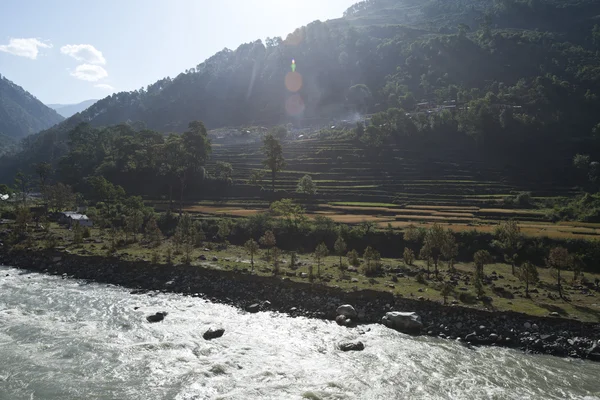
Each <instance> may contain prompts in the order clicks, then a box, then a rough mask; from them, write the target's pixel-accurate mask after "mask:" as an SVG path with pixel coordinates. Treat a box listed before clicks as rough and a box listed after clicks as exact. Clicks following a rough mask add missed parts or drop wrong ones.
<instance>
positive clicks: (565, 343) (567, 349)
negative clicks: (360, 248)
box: [0, 251, 600, 361]
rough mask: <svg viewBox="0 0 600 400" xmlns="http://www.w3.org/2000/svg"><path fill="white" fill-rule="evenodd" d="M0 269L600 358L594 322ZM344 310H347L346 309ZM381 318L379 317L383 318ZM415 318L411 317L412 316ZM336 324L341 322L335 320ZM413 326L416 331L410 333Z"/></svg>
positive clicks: (75, 260)
mask: <svg viewBox="0 0 600 400" xmlns="http://www.w3.org/2000/svg"><path fill="white" fill-rule="evenodd" d="M0 264H3V265H10V266H14V267H19V268H23V269H27V270H31V271H37V272H43V273H48V274H54V275H61V276H63V277H64V278H76V279H86V280H92V281H95V282H100V283H109V284H116V285H122V286H125V287H128V288H131V289H132V291H131V293H132V294H134V295H135V294H144V293H147V292H150V291H165V292H166V291H168V292H177V293H182V294H185V295H190V296H195V297H202V298H205V299H207V300H210V301H213V302H218V303H226V304H230V305H233V306H236V307H239V308H241V309H244V310H247V311H248V312H256V311H278V312H285V313H288V314H289V315H290V316H292V317H294V316H306V317H310V318H320V319H328V320H335V319H336V317H338V312H337V311H336V310H337V309H338V307H339V306H340V305H343V304H348V305H352V307H353V308H354V310H355V312H356V315H353V318H352V323H353V324H356V323H359V324H364V323H381V322H382V318H383V322H384V323H385V324H386V325H387V326H390V327H392V328H396V329H398V330H402V328H401V327H398V326H395V325H393V324H390V320H391V319H392V318H394V317H395V316H396V315H397V314H400V313H394V311H403V312H414V313H415V314H416V315H417V316H418V319H419V321H418V322H419V325H411V331H410V332H407V333H411V334H423V335H429V336H436V337H440V338H445V339H450V340H458V341H461V342H463V343H464V344H465V345H469V346H470V345H491V346H503V347H511V348H517V349H521V350H523V351H525V352H530V353H543V354H551V355H556V356H564V357H575V358H585V359H590V360H593V361H600V342H599V340H598V339H600V324H598V323H596V324H594V323H586V322H580V321H575V320H569V319H562V318H554V317H532V316H529V315H525V314H519V313H514V312H488V311H480V310H475V309H470V308H465V307H461V306H457V305H454V306H442V305H441V304H439V303H435V302H429V301H419V300H411V299H405V298H399V297H394V296H393V295H392V294H390V293H382V292H377V291H369V290H364V291H359V292H345V291H343V290H341V289H336V288H333V287H328V286H324V285H319V284H309V283H303V282H292V281H290V280H289V279H286V278H276V277H262V276H256V275H250V274H247V273H243V272H232V271H222V270H216V269H211V268H204V267H198V266H183V265H178V266H167V265H153V264H150V263H149V262H144V261H140V262H129V261H122V260H118V259H110V258H104V257H84V256H78V255H73V254H66V253H61V252H57V251H48V252H35V253H33V252H12V253H2V252H0ZM345 313H346V312H345ZM384 317H386V318H384ZM412 318H413V320H415V318H416V317H412ZM338 323H344V322H343V319H342V320H340V319H339V318H338ZM415 326H417V329H416V330H415Z"/></svg>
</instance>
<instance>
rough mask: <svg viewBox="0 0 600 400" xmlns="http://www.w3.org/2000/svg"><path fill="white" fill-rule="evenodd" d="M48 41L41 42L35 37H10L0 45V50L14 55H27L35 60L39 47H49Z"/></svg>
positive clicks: (50, 46)
mask: <svg viewBox="0 0 600 400" xmlns="http://www.w3.org/2000/svg"><path fill="white" fill-rule="evenodd" d="M50 48H52V45H51V44H50V43H44V42H41V41H40V40H38V39H35V38H28V39H12V38H11V39H10V40H9V41H8V44H3V45H0V51H4V52H6V53H10V54H14V55H15V56H21V57H27V58H31V59H32V60H35V59H36V58H37V56H38V53H39V51H40V50H39V49H50Z"/></svg>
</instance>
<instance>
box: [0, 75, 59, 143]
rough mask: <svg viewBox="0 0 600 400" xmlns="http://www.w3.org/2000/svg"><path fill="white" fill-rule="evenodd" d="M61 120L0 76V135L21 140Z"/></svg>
mask: <svg viewBox="0 0 600 400" xmlns="http://www.w3.org/2000/svg"><path fill="white" fill-rule="evenodd" d="M63 119H64V118H63V117H61V116H60V115H58V114H57V113H56V111H54V110H52V109H51V108H49V107H47V106H46V105H44V104H43V103H42V102H41V101H39V100H38V99H36V98H35V97H34V96H33V95H31V94H30V93H29V92H27V91H26V90H25V89H23V88H22V87H20V86H18V85H16V84H14V83H13V82H11V81H9V80H8V79H7V78H6V77H2V76H0V135H2V136H5V137H8V138H12V139H16V140H18V139H22V138H24V137H26V136H28V135H31V134H33V133H37V132H39V131H42V130H44V129H48V128H50V127H51V126H53V125H55V124H57V123H59V122H61V121H62V120H63ZM0 143H2V141H0ZM0 146H1V144H0ZM0 153H1V150H0Z"/></svg>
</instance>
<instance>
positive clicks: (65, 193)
mask: <svg viewBox="0 0 600 400" xmlns="http://www.w3.org/2000/svg"><path fill="white" fill-rule="evenodd" d="M47 192H48V207H49V208H50V209H52V210H54V211H63V210H65V209H68V208H70V207H72V206H73V205H74V204H75V194H74V193H73V190H72V189H71V187H70V186H68V185H65V184H63V183H57V184H56V185H53V186H48V188H47Z"/></svg>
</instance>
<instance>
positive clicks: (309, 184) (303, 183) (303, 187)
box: [296, 175, 317, 196]
mask: <svg viewBox="0 0 600 400" xmlns="http://www.w3.org/2000/svg"><path fill="white" fill-rule="evenodd" d="M296 192H297V193H302V194H307V195H311V196H312V195H314V194H316V193H317V185H315V183H314V182H313V180H312V178H311V177H310V175H304V176H303V177H302V178H300V179H299V180H298V186H297V187H296Z"/></svg>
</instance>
